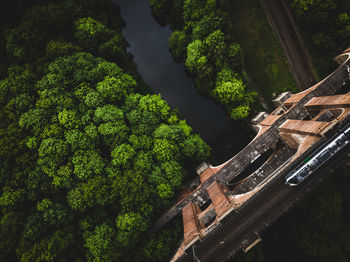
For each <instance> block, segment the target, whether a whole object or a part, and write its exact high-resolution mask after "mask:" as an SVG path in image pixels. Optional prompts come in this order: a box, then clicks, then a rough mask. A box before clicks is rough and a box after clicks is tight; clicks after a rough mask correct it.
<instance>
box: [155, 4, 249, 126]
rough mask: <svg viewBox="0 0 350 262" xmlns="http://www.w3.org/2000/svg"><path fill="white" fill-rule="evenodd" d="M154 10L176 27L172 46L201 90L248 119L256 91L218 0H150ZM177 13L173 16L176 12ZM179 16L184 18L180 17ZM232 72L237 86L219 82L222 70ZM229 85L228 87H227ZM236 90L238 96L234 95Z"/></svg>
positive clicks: (161, 20) (236, 115)
mask: <svg viewBox="0 0 350 262" xmlns="http://www.w3.org/2000/svg"><path fill="white" fill-rule="evenodd" d="M149 2H150V6H151V8H152V13H153V15H154V17H155V18H156V19H157V21H158V22H159V23H160V24H161V25H164V24H169V25H170V27H171V28H172V29H173V30H174V31H173V33H172V35H171V36H170V38H169V49H170V52H171V54H172V56H173V58H174V61H176V62H184V63H185V66H186V69H187V70H188V72H189V73H190V75H191V76H192V77H193V78H194V81H195V84H196V87H197V88H198V90H199V92H201V93H202V94H205V95H207V96H211V97H212V98H213V99H215V100H216V101H217V102H219V103H222V104H223V105H224V106H225V108H226V109H227V111H228V113H229V115H230V116H231V117H232V118H233V119H244V118H246V117H247V116H248V115H249V112H250V111H251V104H252V103H253V102H254V99H253V98H254V95H255V93H254V92H251V91H249V90H248V88H247V86H246V82H247V80H246V79H244V77H243V75H244V74H243V72H242V70H243V66H242V50H241V48H240V45H239V44H238V43H237V42H236V41H235V40H234V39H233V37H232V36H233V33H232V30H231V28H232V24H231V22H230V20H229V19H228V14H227V13H225V12H224V11H223V10H221V8H220V3H219V1H215V0H205V1H202V0H184V1H182V2H183V5H179V4H176V3H177V2H178V1H175V2H174V3H171V2H172V1H164V0H150V1H149ZM174 12H175V13H176V14H177V15H176V16H173V15H172V14H173V13H174ZM178 17H181V18H182V19H181V20H180V19H179V18H178ZM224 69H225V71H231V72H230V74H231V75H234V76H235V79H236V80H237V81H236V82H235V83H240V84H239V88H238V86H237V85H228V84H226V83H224V84H219V86H218V85H217V84H216V83H217V81H218V80H217V79H218V78H220V72H221V71H222V70H224ZM224 86H225V87H224ZM232 93H236V94H237V95H236V96H235V98H233V96H232Z"/></svg>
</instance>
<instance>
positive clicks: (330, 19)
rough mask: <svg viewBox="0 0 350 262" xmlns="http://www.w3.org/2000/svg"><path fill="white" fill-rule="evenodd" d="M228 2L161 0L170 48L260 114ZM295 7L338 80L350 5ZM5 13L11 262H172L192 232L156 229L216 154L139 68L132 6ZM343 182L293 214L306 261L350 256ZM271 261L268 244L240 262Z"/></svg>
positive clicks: (4, 256) (4, 196)
mask: <svg viewBox="0 0 350 262" xmlns="http://www.w3.org/2000/svg"><path fill="white" fill-rule="evenodd" d="M227 1H228V0H216V1H215V0H173V1H170V0H149V4H150V6H151V8H152V14H153V16H154V17H155V19H156V20H157V22H158V23H159V24H160V25H161V26H166V25H168V26H170V28H171V30H172V31H173V33H172V35H171V37H170V38H169V49H170V50H169V51H170V52H171V55H172V57H173V59H174V61H175V62H177V63H184V64H185V67H186V71H187V74H188V75H189V76H190V77H191V78H192V79H193V80H194V83H195V86H196V88H197V90H198V92H199V93H200V94H202V95H205V96H208V97H210V98H212V99H213V100H214V101H216V102H217V103H220V104H222V105H223V106H224V107H225V109H226V111H227V114H228V116H229V117H230V118H232V119H234V120H239V119H248V116H251V114H252V113H254V104H255V103H256V93H255V92H254V91H253V90H252V89H251V88H250V87H249V77H248V75H247V73H246V71H245V65H244V64H245V62H244V59H243V53H244V50H242V48H241V46H240V44H239V38H238V37H236V36H235V34H234V33H233V32H234V31H233V24H232V21H231V20H230V14H229V13H227V11H225V8H223V7H224V6H225V3H226V2H227ZM289 4H290V7H291V9H292V11H293V14H294V15H295V18H296V19H297V22H298V24H300V25H302V27H303V29H304V31H303V32H302V34H303V36H304V35H305V36H304V37H305V39H306V40H305V41H306V43H307V46H308V48H309V50H310V52H311V55H312V57H313V61H314V64H315V66H316V68H317V70H318V72H319V74H320V75H324V74H327V73H329V72H330V71H331V70H332V69H333V68H332V65H330V63H329V60H330V59H331V57H332V56H334V55H335V54H337V53H339V52H340V51H341V50H342V49H344V48H345V47H347V46H346V43H347V42H349V41H348V40H349V38H350V18H349V15H350V6H349V3H348V2H347V1H346V0H326V1H324V0H314V1H311V0H307V1H302V0H289ZM0 7H1V8H0V58H1V59H0V119H1V120H0V159H1V163H2V164H1V165H0V261H21V262H26V261H28V262H29V261H30V262H32V261H37V262H39V261H97V262H99V261H101V262H102V261H103V262H104V261H106V262H108V261H157V262H158V261H168V260H169V257H170V256H171V255H172V254H173V252H174V250H175V248H176V245H177V244H178V241H179V240H180V239H181V237H182V224H181V223H178V221H174V223H173V224H171V225H169V226H168V227H166V228H165V229H164V230H162V231H161V232H159V233H157V234H150V233H149V229H150V227H151V225H152V223H154V222H155V220H156V219H157V217H158V216H159V215H160V214H161V213H162V212H163V211H164V210H166V209H167V208H168V207H169V206H171V204H172V203H173V202H174V201H175V197H176V194H177V193H178V192H179V190H181V188H182V187H183V185H184V184H185V183H186V181H188V180H189V179H191V178H192V177H193V175H192V173H191V172H192V170H193V169H194V168H193V167H195V166H196V165H197V164H198V163H200V162H201V161H203V160H207V159H208V158H209V157H210V156H211V148H210V147H209V146H208V145H207V143H206V142H205V141H203V140H202V138H201V137H200V135H199V134H196V133H195V132H194V131H193V130H192V128H191V126H189V125H188V124H187V123H186V120H185V119H182V118H181V116H180V114H179V112H178V111H177V110H174V109H172V108H170V106H169V105H168V104H167V102H166V101H165V100H163V99H162V98H161V96H160V95H159V94H154V93H153V92H152V90H151V88H150V87H149V86H147V84H146V83H145V82H144V80H143V79H142V76H141V75H140V74H139V73H138V71H137V66H136V64H135V63H134V61H133V55H132V54H131V53H129V52H128V51H127V48H128V47H129V43H128V42H127V41H126V39H125V37H124V36H123V33H122V29H123V28H124V27H125V26H126V24H125V22H124V21H123V20H122V18H121V15H120V10H119V7H118V6H117V5H116V4H115V3H113V2H112V0H62V1H54V0H46V1H44V0H33V1H24V0H3V1H1V3H0ZM315 28H318V29H319V30H318V31H317V30H315ZM333 28H337V30H334V29H333ZM342 183H343V182H342V180H341V179H340V178H339V179H338V180H337V179H330V180H329V181H327V182H326V183H324V184H323V185H321V186H320V188H319V189H318V190H316V191H315V192H314V193H312V194H311V195H310V197H308V198H307V199H306V200H305V201H303V202H302V203H301V204H300V205H299V206H298V207H297V208H296V210H294V211H292V213H291V214H290V215H289V216H288V217H287V218H284V220H283V221H284V222H283V223H285V224H287V227H288V226H289V227H290V228H291V232H290V234H289V235H288V239H284V240H285V241H287V243H289V244H290V245H291V246H293V248H295V249H296V250H298V252H296V253H297V254H296V256H295V257H294V259H295V261H322V262H323V261H324V262H328V261H337V262H338V261H339V262H342V261H349V257H350V227H349V223H348V222H347V221H349V219H348V218H349V217H348V216H349V214H348V213H346V208H345V206H346V205H348V204H349V202H348V201H349V199H348V198H347V196H346V193H344V191H346V190H344V189H343V188H342V186H341V185H342ZM347 183H348V182H347ZM348 211H349V210H347V212H348ZM272 230H275V229H272ZM267 238H268V236H267ZM286 238H287V237H286ZM267 243H269V242H268V241H267ZM269 256H270V253H269V248H268V244H266V245H265V244H264V243H263V244H259V246H257V247H256V248H254V249H253V251H251V252H250V253H248V254H247V255H239V256H237V257H235V258H234V259H233V260H232V261H237V262H239V261H255V262H258V261H272V260H271V259H269Z"/></svg>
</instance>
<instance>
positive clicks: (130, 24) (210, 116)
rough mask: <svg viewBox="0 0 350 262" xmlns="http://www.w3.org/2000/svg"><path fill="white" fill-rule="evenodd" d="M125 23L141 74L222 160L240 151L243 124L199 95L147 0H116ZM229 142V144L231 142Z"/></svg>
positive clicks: (167, 30) (246, 139) (244, 141)
mask: <svg viewBox="0 0 350 262" xmlns="http://www.w3.org/2000/svg"><path fill="white" fill-rule="evenodd" d="M115 2H116V3H117V4H118V5H119V7H120V11H121V16H122V18H123V20H124V21H125V22H126V27H125V28H124V30H123V34H124V36H125V38H126V40H127V41H128V42H129V43H130V46H131V47H130V48H129V49H128V51H129V52H131V53H132V54H133V55H134V61H135V63H136V65H137V67H138V70H139V72H140V74H141V76H142V77H143V78H144V80H145V82H146V83H147V84H148V85H149V86H150V87H151V89H152V90H153V91H154V92H155V93H160V94H161V96H162V98H163V99H165V100H166V101H167V102H168V103H169V105H170V106H171V107H172V108H178V109H179V110H180V112H181V116H182V117H183V118H184V119H186V121H187V123H188V124H189V125H190V126H191V127H192V128H193V130H194V131H195V132H196V133H199V134H200V135H201V137H202V138H203V139H204V140H205V141H206V142H207V143H208V144H210V145H211V146H212V147H213V148H214V152H213V153H214V154H215V153H216V152H217V154H218V157H217V160H220V161H223V160H226V158H228V157H230V156H233V155H234V154H235V153H237V152H238V151H240V150H241V149H242V148H243V147H244V146H245V145H246V144H247V143H248V142H249V140H250V138H249V137H248V135H247V134H246V132H245V131H243V129H242V128H241V126H240V124H239V123H238V122H236V121H233V120H231V119H228V117H227V115H226V113H225V111H224V108H223V107H222V106H220V105H218V104H216V103H215V102H214V101H213V100H211V99H209V98H207V97H203V96H200V95H199V94H198V93H197V91H196V89H195V87H194V84H193V81H192V80H191V79H189V78H188V77H187V76H186V74H185V68H184V65H183V64H176V63H174V62H173V60H172V57H171V55H170V53H169V45H168V38H169V36H170V35H171V30H170V28H169V27H168V26H166V27H160V26H159V25H158V23H157V22H156V21H155V20H154V18H153V16H152V14H151V10H150V7H149V4H148V2H147V0H115ZM227 140H228V141H229V143H228V141H227Z"/></svg>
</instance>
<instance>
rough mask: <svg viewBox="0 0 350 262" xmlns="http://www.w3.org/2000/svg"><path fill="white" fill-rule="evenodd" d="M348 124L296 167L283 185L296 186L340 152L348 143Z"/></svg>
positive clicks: (349, 136)
mask: <svg viewBox="0 0 350 262" xmlns="http://www.w3.org/2000/svg"><path fill="white" fill-rule="evenodd" d="M349 139H350V124H348V125H347V126H346V127H345V128H342V129H341V130H340V131H339V132H338V133H337V134H336V135H335V136H333V138H332V139H331V140H330V141H328V142H327V143H326V144H324V145H322V146H321V148H320V149H319V150H318V151H317V152H315V153H313V154H311V155H310V157H308V158H306V159H305V160H306V161H304V163H302V164H300V165H299V166H297V167H296V168H295V169H294V170H293V171H291V172H290V173H289V174H288V175H287V176H286V178H285V183H286V184H287V185H289V186H297V185H298V184H299V183H300V182H302V181H304V180H305V179H306V178H307V177H308V176H309V175H310V174H312V173H313V172H315V171H316V170H317V169H318V168H320V167H321V166H322V165H323V164H325V163H326V162H327V161H328V160H329V159H330V158H332V157H333V156H334V155H335V154H336V153H338V152H339V151H340V150H342V149H343V148H344V147H345V146H346V145H347V144H349V143H350V141H349Z"/></svg>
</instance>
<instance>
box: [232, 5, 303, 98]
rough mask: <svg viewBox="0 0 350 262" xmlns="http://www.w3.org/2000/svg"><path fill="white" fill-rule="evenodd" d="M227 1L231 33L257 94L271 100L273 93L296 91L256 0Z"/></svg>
mask: <svg viewBox="0 0 350 262" xmlns="http://www.w3.org/2000/svg"><path fill="white" fill-rule="evenodd" d="M227 4H228V8H229V14H230V15H231V17H232V22H233V30H234V35H235V36H236V37H237V38H238V42H239V43H240V44H241V46H242V49H243V52H244V63H245V65H244V67H245V70H246V71H247V73H248V75H249V79H250V81H251V82H252V83H253V86H254V87H255V89H256V90H257V91H258V93H259V94H261V95H262V96H263V98H264V99H265V100H266V102H268V103H271V100H272V94H273V93H275V94H276V95H278V94H280V93H281V92H284V91H286V90H291V91H292V92H297V91H298V89H297V87H296V84H295V81H294V78H293V75H292V73H291V71H290V70H289V66H288V62H287V58H286V56H285V54H284V51H283V49H282V47H281V45H280V43H279V40H278V38H277V35H276V34H275V33H274V31H273V29H272V27H271V25H270V24H269V22H268V20H267V18H266V16H265V13H264V10H263V8H262V6H261V5H260V2H259V0H244V1H237V0H235V1H227Z"/></svg>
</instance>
